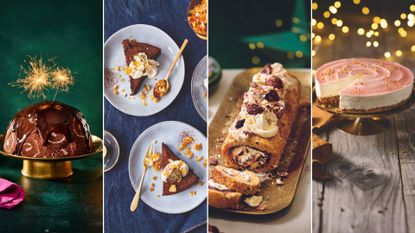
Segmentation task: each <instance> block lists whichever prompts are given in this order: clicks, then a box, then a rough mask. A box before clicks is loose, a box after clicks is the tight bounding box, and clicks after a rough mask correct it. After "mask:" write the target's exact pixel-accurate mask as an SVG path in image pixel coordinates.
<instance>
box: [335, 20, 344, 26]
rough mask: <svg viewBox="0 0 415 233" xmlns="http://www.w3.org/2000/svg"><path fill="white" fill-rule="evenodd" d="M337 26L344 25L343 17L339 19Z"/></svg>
mask: <svg viewBox="0 0 415 233" xmlns="http://www.w3.org/2000/svg"><path fill="white" fill-rule="evenodd" d="M336 25H337V27H341V26H343V21H342V20H341V19H338V20H337V22H336Z"/></svg>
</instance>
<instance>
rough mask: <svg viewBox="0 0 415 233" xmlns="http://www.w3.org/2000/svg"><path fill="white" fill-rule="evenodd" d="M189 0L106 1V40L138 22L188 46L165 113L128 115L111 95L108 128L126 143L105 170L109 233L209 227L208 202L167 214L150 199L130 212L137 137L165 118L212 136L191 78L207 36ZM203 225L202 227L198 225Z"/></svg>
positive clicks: (197, 229) (122, 144) (108, 107)
mask: <svg viewBox="0 0 415 233" xmlns="http://www.w3.org/2000/svg"><path fill="white" fill-rule="evenodd" d="M188 3H189V0H176V1H163V0H122V1H120V0H105V12H104V14H105V28H104V29H105V40H107V39H108V38H109V37H110V36H111V35H112V34H113V33H115V32H116V31H118V30H119V29H121V28H124V27H126V26H129V25H132V24H138V23H142V24H150V25H153V26H156V27H158V28H160V29H161V30H163V31H165V32H166V33H167V34H168V35H170V37H172V38H173V40H174V41H175V42H176V44H178V46H180V45H181V43H182V42H183V40H184V39H185V38H187V39H189V44H188V46H187V47H186V49H185V51H184V60H185V67H186V68H185V69H186V74H185V81H184V84H183V87H182V89H181V91H180V94H179V95H178V97H177V98H176V99H175V100H174V101H173V103H172V104H171V105H170V106H169V107H167V108H166V109H164V110H163V111H161V112H160V113H158V114H156V115H153V116H149V117H134V116H129V115H126V114H124V113H122V112H120V111H118V110H117V109H116V108H114V107H113V106H112V105H111V104H110V103H109V102H108V101H107V100H105V130H107V131H109V132H111V133H112V134H113V135H114V136H115V137H116V138H117V139H118V142H119V144H120V147H121V155H120V159H119V160H118V163H117V164H116V165H115V167H114V168H113V169H112V170H111V171H109V172H106V173H105V177H104V182H105V199H104V200H105V232H107V233H119V232H146V233H147V232H187V231H189V230H191V229H194V230H193V231H192V232H205V231H206V228H205V226H206V225H205V223H206V211H207V208H206V201H205V202H203V203H202V204H201V205H199V206H198V207H197V208H195V209H194V210H192V211H190V212H188V213H184V214H164V213H160V212H158V211H156V210H153V209H152V208H151V207H149V206H147V205H146V204H145V203H144V202H140V206H139V209H138V210H137V211H136V212H135V213H131V212H130V203H131V200H132V198H133V196H134V189H133V188H132V186H131V184H130V179H129V177H128V155H129V152H130V149H131V146H132V144H133V142H134V141H135V139H136V138H137V137H138V135H140V134H141V133H142V132H143V131H144V130H145V129H147V128H148V127H150V126H152V125H153V124H156V123H158V122H161V121H166V120H177V121H182V122H185V123H187V124H190V125H192V126H194V127H195V128H197V129H199V130H200V131H201V132H202V133H204V134H205V135H206V123H205V122H204V121H203V120H202V118H200V116H199V115H198V114H197V112H196V109H195V108H194V106H193V102H192V97H191V94H190V82H191V77H192V73H193V70H194V68H195V66H196V65H197V63H198V62H199V61H200V59H202V58H203V57H204V56H205V55H206V52H207V51H206V41H203V40H200V39H198V38H197V37H196V35H195V34H194V33H193V31H192V29H191V28H190V27H189V26H188V23H187V15H186V10H187V5H188ZM197 226H199V227H197Z"/></svg>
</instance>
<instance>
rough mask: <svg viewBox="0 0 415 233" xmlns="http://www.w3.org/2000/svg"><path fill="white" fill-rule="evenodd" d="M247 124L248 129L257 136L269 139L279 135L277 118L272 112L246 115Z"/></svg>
mask: <svg viewBox="0 0 415 233" xmlns="http://www.w3.org/2000/svg"><path fill="white" fill-rule="evenodd" d="M245 119H246V120H245V124H246V125H247V128H248V129H249V130H250V131H251V132H253V133H254V134H256V135H259V136H261V137H264V138H269V137H273V136H275V135H277V133H278V126H277V121H278V119H277V116H276V115H275V113H273V112H270V111H264V112H263V113H261V114H257V115H249V114H247V115H246V118H245Z"/></svg>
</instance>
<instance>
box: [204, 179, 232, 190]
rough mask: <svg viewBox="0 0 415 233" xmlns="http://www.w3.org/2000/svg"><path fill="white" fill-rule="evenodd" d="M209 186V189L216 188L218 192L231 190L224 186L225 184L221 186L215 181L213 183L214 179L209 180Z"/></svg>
mask: <svg viewBox="0 0 415 233" xmlns="http://www.w3.org/2000/svg"><path fill="white" fill-rule="evenodd" d="M208 186H209V187H211V188H215V189H217V190H222V191H225V190H230V189H229V188H228V187H226V186H225V185H223V184H219V183H216V182H215V181H213V180H212V179H209V180H208Z"/></svg>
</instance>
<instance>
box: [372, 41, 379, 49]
mask: <svg viewBox="0 0 415 233" xmlns="http://www.w3.org/2000/svg"><path fill="white" fill-rule="evenodd" d="M372 45H373V47H375V48H377V47H379V42H377V41H376V40H375V41H373V43H372Z"/></svg>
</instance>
